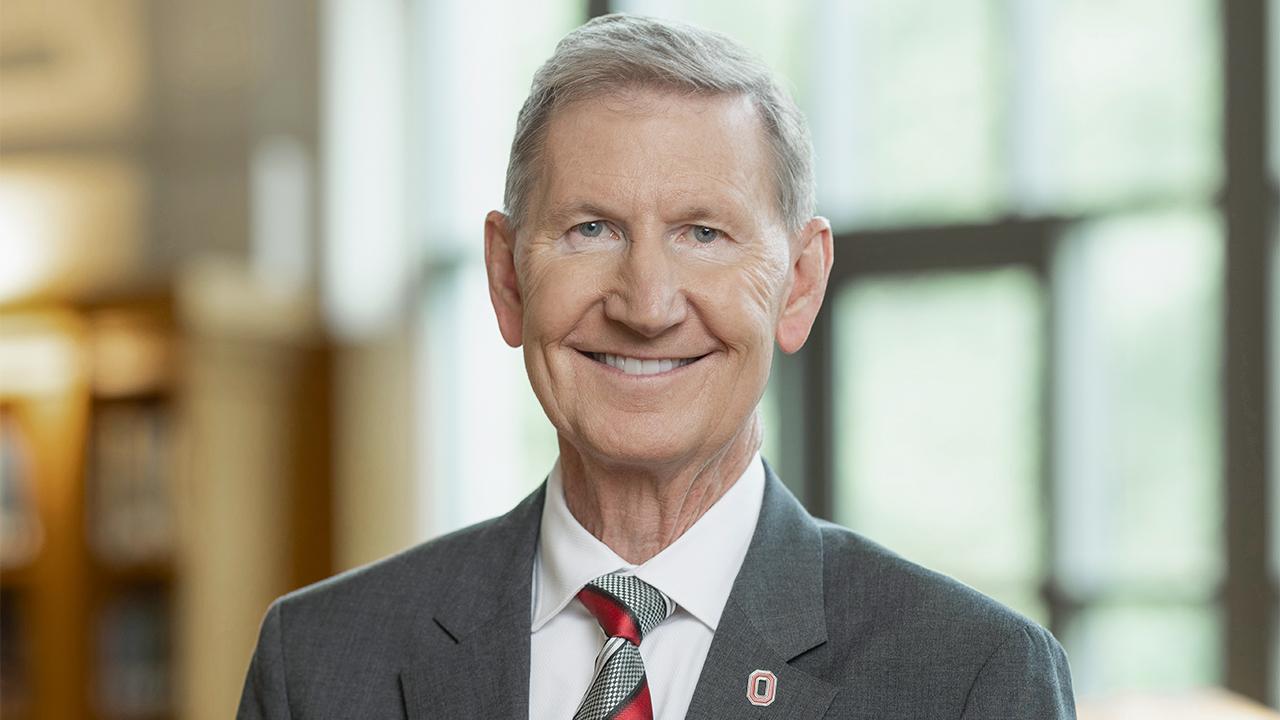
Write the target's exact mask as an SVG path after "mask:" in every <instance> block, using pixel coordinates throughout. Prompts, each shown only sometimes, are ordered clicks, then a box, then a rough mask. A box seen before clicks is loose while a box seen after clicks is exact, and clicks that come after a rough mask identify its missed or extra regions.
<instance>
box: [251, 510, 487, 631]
mask: <svg viewBox="0 0 1280 720" xmlns="http://www.w3.org/2000/svg"><path fill="white" fill-rule="evenodd" d="M500 520H501V518H492V519H490V520H486V521H484V522H480V523H477V524H475V525H471V526H468V527H465V528H462V529H461V530H456V531H454V532H451V533H449V534H447V535H442V536H440V537H438V538H435V539H432V540H428V541H426V542H422V543H419V544H417V545H414V546H412V547H409V548H406V549H404V550H401V551H400V552H397V553H395V554H393V555H389V556H387V557H384V558H381V559H379V560H375V561H373V562H370V563H368V564H365V565H361V566H359V567H356V568H352V569H350V570H347V571H344V572H341V573H338V574H337V575H334V576H332V577H329V578H326V579H324V580H321V581H319V582H315V583H312V584H311V585H307V586H306V587H302V588H299V589H297V590H294V591H293V592H290V593H288V594H286V595H284V596H282V597H280V598H279V599H277V600H276V602H275V603H274V604H276V605H279V606H280V607H281V609H282V612H285V613H287V614H290V615H292V616H295V617H296V616H298V615H311V614H315V613H319V614H321V615H326V616H331V615H333V614H342V613H350V612H355V611H359V612H362V613H369V612H373V613H377V612H381V611H388V610H397V609H404V608H406V607H410V606H411V605H410V604H409V603H406V602H405V601H406V600H407V599H409V598H410V597H412V599H413V601H414V602H413V605H420V604H427V605H429V604H431V601H432V600H433V599H434V597H435V596H436V595H437V594H438V593H440V592H441V591H443V590H445V589H446V588H447V586H448V578H450V577H456V575H457V573H459V572H461V571H462V570H463V569H464V568H465V567H467V566H468V565H471V564H472V562H473V561H474V560H475V559H476V558H478V557H481V556H482V555H483V548H484V547H485V545H486V543H487V542H488V541H491V540H492V537H491V536H492V534H493V529H494V527H495V526H496V525H497V524H498V523H499V521H500ZM307 624H310V623H307Z"/></svg>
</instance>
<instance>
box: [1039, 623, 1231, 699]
mask: <svg viewBox="0 0 1280 720" xmlns="http://www.w3.org/2000/svg"><path fill="white" fill-rule="evenodd" d="M1220 636H1221V630H1220V627H1219V620H1218V616H1217V614H1216V611H1215V610H1214V609H1213V608H1212V607H1211V606H1209V605H1174V606H1160V605H1142V604H1115V605H1102V606H1097V607H1093V608H1091V609H1089V610H1086V611H1084V612H1082V613H1081V614H1080V616H1079V617H1078V618H1077V619H1076V620H1075V622H1072V623H1071V624H1070V625H1069V626H1068V627H1067V629H1066V631H1065V632H1064V633H1063V634H1062V642H1063V645H1064V646H1065V647H1066V650H1067V654H1068V656H1070V658H1071V675H1072V682H1073V683H1074V686H1075V691H1076V696H1077V697H1080V698H1085V697H1090V696H1098V695H1107V694H1111V693H1116V692H1119V691H1133V690H1178V689H1183V688H1192V687H1202V686H1208V685H1214V684H1216V683H1217V682H1219V680H1220V677H1219V670H1218V668H1219V667H1221V662H1220V655H1221V650H1220V645H1221V637H1220Z"/></svg>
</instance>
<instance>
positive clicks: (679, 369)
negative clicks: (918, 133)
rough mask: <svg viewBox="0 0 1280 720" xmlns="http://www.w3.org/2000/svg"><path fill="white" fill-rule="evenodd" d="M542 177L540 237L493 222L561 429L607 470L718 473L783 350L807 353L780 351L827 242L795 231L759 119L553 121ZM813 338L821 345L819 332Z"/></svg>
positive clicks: (707, 115) (499, 299) (668, 114)
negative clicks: (702, 469)
mask: <svg viewBox="0 0 1280 720" xmlns="http://www.w3.org/2000/svg"><path fill="white" fill-rule="evenodd" d="M541 162H542V177H541V182H540V184H539V187H538V190H539V192H538V193H537V195H536V197H534V198H533V202H532V203H531V207H530V213H529V217H528V219H527V220H526V221H525V223H524V226H523V227H521V228H519V229H518V230H517V229H514V228H511V227H509V226H507V225H506V223H505V218H503V217H502V216H501V215H500V214H496V213H494V214H491V215H490V218H489V222H488V223H487V224H486V259H487V263H488V267H489V274H490V287H491V294H492V296H493V300H494V306H495V309H496V310H497V313H498V320H499V325H500V327H501V328H502V330H503V335H504V337H505V338H506V339H507V341H508V342H509V343H511V344H512V345H521V344H523V346H524V357H525V365H526V367H527V369H528V373H529V379H530V382H531V383H532V385H533V389H534V392H535V394H536V395H537V396H538V399H539V401H540V402H541V403H542V406H543V408H544V410H545V411H546V413H547V416H548V418H549V419H550V420H551V422H552V424H553V425H555V427H556V429H557V431H558V432H559V434H560V436H561V439H562V441H563V442H567V443H568V444H569V445H571V446H572V447H573V448H574V449H576V450H577V451H578V452H580V453H582V454H584V455H587V456H591V457H592V458H594V459H595V460H596V461H598V462H601V463H604V464H617V465H629V466H630V465H635V466H641V465H643V466H649V467H653V466H655V465H660V466H666V465H677V466H679V465H683V464H691V463H697V462H700V461H704V460H706V459H709V458H710V457H712V456H714V455H715V454H716V453H717V452H718V451H720V450H722V449H723V448H725V447H727V446H728V445H729V444H730V443H731V442H732V441H733V439H734V438H735V437H738V436H739V435H740V433H741V432H742V431H743V430H744V429H745V428H746V427H747V425H748V423H749V422H750V420H751V418H752V415H753V412H754V409H755V407H756V404H757V402H758V401H759V399H760V395H761V394H762V392H763V391H764V386H765V382H766V381H767V379H768V376H769V366H770V360H771V357H772V351H773V341H774V338H775V336H776V335H777V336H779V339H791V338H790V337H789V336H786V333H785V332H784V333H783V335H778V333H779V330H780V326H781V325H786V324H787V323H786V322H783V320H784V316H786V315H787V309H788V306H789V305H790V304H791V303H793V302H794V301H795V297H793V296H794V295H795V293H794V292H793V291H794V290H795V289H796V287H797V283H796V282H795V280H796V277H795V272H794V270H795V268H796V267H797V262H798V261H799V260H800V258H801V256H803V255H804V254H805V250H804V247H802V246H803V245H805V244H806V243H804V242H801V240H803V239H805V238H808V239H809V240H812V239H813V236H814V235H815V227H814V225H813V223H811V224H810V226H807V227H806V229H805V231H803V232H802V233H800V234H799V235H793V234H790V233H788V232H787V230H786V228H785V227H784V226H783V224H782V222H781V220H780V215H779V212H778V207H777V201H776V194H775V192H774V185H773V182H774V181H773V173H772V167H773V166H772V158H771V156H770V153H769V148H768V145H767V143H766V141H765V138H764V134H763V131H762V128H761V126H760V121H759V118H758V115H757V113H756V110H755V108H754V106H753V104H752V102H751V101H750V100H749V99H747V98H745V97H740V96H721V97H693V96H687V95H679V94H671V93H665V92H660V91H649V90H635V91H630V92H627V93H625V94H620V95H609V96H605V97H598V98H595V99H589V100H583V101H579V102H576V103H573V104H571V105H568V106H566V107H563V108H560V109H559V110H558V111H557V112H556V113H555V114H554V115H553V117H552V118H551V121H550V123H549V126H548V129H547V135H546V139H545V144H544V146H543V155H542V160H541ZM819 226H820V227H818V228H817V231H816V233H817V235H819V236H821V237H822V238H825V245H824V247H825V248H826V253H827V256H828V257H829V254H830V253H829V247H830V232H829V229H826V224H825V221H822V222H821V223H819ZM820 244H821V243H820ZM809 264H812V263H809ZM819 266H821V268H822V273H821V274H822V276H823V277H822V281H823V282H822V285H823V286H825V272H826V269H829V261H826V262H819ZM803 285H804V287H805V290H806V291H808V292H811V291H812V285H813V282H810V281H806V282H805V283H803ZM820 299H821V289H819V290H818V297H817V300H818V301H820ZM811 309H812V312H813V313H816V311H817V302H814V303H813V304H812V307H811ZM792 324H794V323H792ZM803 324H804V328H803V333H802V335H807V333H808V328H809V326H811V324H812V315H811V314H810V315H809V317H808V319H807V320H806V321H804V323H803ZM799 342H800V343H803V337H801V338H800V340H799ZM793 344H794V343H793ZM795 347H796V348H798V347H799V345H798V344H796V345H795ZM784 349H790V350H793V349H795V348H785V347H784ZM753 449H754V448H753Z"/></svg>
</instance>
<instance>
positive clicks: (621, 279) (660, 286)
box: [604, 238, 688, 338]
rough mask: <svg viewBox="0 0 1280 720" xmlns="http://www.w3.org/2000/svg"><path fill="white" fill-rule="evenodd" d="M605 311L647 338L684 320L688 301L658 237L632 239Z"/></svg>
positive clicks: (677, 274) (607, 315)
mask: <svg viewBox="0 0 1280 720" xmlns="http://www.w3.org/2000/svg"><path fill="white" fill-rule="evenodd" d="M604 312H605V316H606V317H608V318H609V319H610V320H613V321H615V322H619V323H622V324H623V325H626V326H627V327H629V328H631V329H632V330H634V331H635V332H636V333H638V334H640V335H642V336H644V337H647V338H653V337H657V336H659V335H661V334H662V333H664V332H666V331H667V330H668V329H670V328H672V327H675V326H676V325H679V324H680V323H681V322H684V319H685V317H686V315H687V313H688V304H687V302H686V298H685V294H684V288H683V287H682V286H681V279H680V274H679V272H678V271H677V266H676V264H675V263H673V262H672V261H671V258H670V257H669V256H668V252H667V248H666V246H665V244H664V243H663V242H662V241H661V240H660V239H659V238H632V240H631V242H630V243H629V244H628V247H627V251H626V255H625V256H624V257H623V259H622V260H621V261H620V266H619V268H618V274H617V280H616V285H615V287H614V289H613V292H611V293H609V295H608V297H606V299H605V303H604Z"/></svg>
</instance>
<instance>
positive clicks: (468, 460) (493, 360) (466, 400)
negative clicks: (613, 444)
mask: <svg viewBox="0 0 1280 720" xmlns="http://www.w3.org/2000/svg"><path fill="white" fill-rule="evenodd" d="M485 283H486V281H485V274H484V268H483V267H482V266H480V265H479V264H477V263H467V264H466V265H464V266H463V268H462V269H461V271H460V272H455V273H452V274H451V275H449V276H446V277H442V278H439V279H438V280H436V281H434V282H432V283H431V284H430V286H429V287H430V292H429V293H428V298H427V308H426V310H425V312H424V316H425V317H426V319H427V323H428V327H429V328H430V332H429V333H426V334H425V335H424V336H423V338H422V341H423V347H422V351H421V352H420V353H419V355H420V357H421V358H422V359H423V362H424V364H425V368H424V370H425V377H427V378H428V379H429V380H428V383H427V384H426V387H424V388H423V393H424V396H423V399H422V401H421V404H420V407H422V408H423V409H424V412H425V414H426V417H427V431H428V434H429V439H430V442H429V443H427V444H425V445H424V447H423V448H422V455H421V458H422V460H421V463H422V465H423V467H424V468H425V469H426V471H427V473H428V478H427V489H426V491H425V492H424V493H423V498H422V501H423V505H422V507H421V509H420V513H419V514H420V517H421V518H422V520H423V523H424V525H425V527H426V530H427V533H428V534H430V535H435V534H439V533H444V532H448V531H450V530H453V529H456V528H460V527H463V526H466V525H469V524H471V523H474V522H477V521H480V520H483V519H485V518H488V517H492V516H494V515H497V514H499V513H502V512H505V511H507V510H509V509H511V507H512V506H514V505H515V504H516V503H517V502H519V501H520V499H521V498H523V497H524V496H525V495H526V494H528V493H529V492H530V491H532V490H533V488H534V487H536V486H537V484H538V483H540V482H542V480H543V478H544V477H545V476H546V473H547V472H548V471H549V470H551V465H552V463H553V462H554V461H555V457H556V452H557V450H556V441H555V430H554V428H552V426H551V423H550V422H549V421H548V420H547V419H546V416H544V415H543V414H542V408H541V406H540V405H539V404H538V400H537V398H536V397H535V396H534V394H533V390H532V388H530V387H529V381H528V378H527V376H526V375H525V370H524V362H523V358H522V355H521V352H520V351H519V350H513V349H511V348H510V347H507V345H506V344H505V343H504V342H503V341H502V336H501V335H500V334H499V333H498V328H497V322H496V321H495V320H494V318H493V311H492V309H491V308H490V307H489V304H488V302H486V299H487V297H488V295H487V285H486V284H485ZM494 448H499V449H500V450H499V451H498V452H495V451H494Z"/></svg>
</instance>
